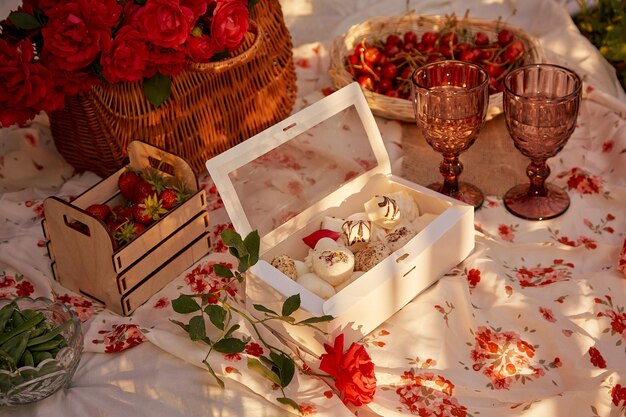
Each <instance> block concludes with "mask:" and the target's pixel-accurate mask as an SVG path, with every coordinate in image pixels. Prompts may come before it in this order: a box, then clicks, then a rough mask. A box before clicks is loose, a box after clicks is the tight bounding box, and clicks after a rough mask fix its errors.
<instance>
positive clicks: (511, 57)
mask: <svg viewBox="0 0 626 417" xmlns="http://www.w3.org/2000/svg"><path fill="white" fill-rule="evenodd" d="M525 49H526V48H525V47H524V44H523V43H522V41H520V40H519V39H515V40H514V41H513V42H511V43H510V44H509V46H507V48H506V49H505V50H504V52H503V53H502V58H503V59H504V61H506V62H509V63H512V62H514V61H515V60H516V59H518V58H519V57H521V56H522V54H523V53H524V50H525Z"/></svg>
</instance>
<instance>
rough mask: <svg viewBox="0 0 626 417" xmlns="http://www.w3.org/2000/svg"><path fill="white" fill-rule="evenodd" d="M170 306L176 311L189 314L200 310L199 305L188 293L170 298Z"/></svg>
mask: <svg viewBox="0 0 626 417" xmlns="http://www.w3.org/2000/svg"><path fill="white" fill-rule="evenodd" d="M172 308H173V309H174V311H175V312H177V313H180V314H189V313H193V312H195V311H198V310H200V305H199V304H198V302H197V301H196V300H194V299H193V297H191V296H190V295H185V294H183V295H181V296H180V297H178V298H176V299H174V300H172Z"/></svg>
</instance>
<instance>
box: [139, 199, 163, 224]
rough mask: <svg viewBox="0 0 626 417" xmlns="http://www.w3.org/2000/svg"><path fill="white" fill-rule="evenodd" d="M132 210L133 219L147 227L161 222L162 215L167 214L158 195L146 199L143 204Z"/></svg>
mask: <svg viewBox="0 0 626 417" xmlns="http://www.w3.org/2000/svg"><path fill="white" fill-rule="evenodd" d="M132 210H133V218H134V219H135V220H136V221H138V222H139V223H142V224H144V225H146V226H147V225H149V224H151V223H152V222H153V221H156V220H159V219H160V218H161V215H162V214H165V213H167V210H165V209H164V208H163V204H162V202H161V200H159V199H158V198H157V195H156V194H153V195H151V196H148V197H146V199H145V200H144V201H143V202H142V203H139V204H136V205H134V206H133V207H132Z"/></svg>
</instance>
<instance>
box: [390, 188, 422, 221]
mask: <svg viewBox="0 0 626 417" xmlns="http://www.w3.org/2000/svg"><path fill="white" fill-rule="evenodd" d="M388 197H389V198H391V199H392V200H394V201H395V202H396V204H397V205H398V209H399V210H400V213H401V214H402V220H403V221H404V222H412V221H413V220H415V219H416V218H417V217H418V216H419V215H420V209H419V207H418V205H417V203H416V202H415V199H414V198H413V197H412V196H411V194H409V193H407V192H406V191H396V192H395V193H391V194H389V195H388Z"/></svg>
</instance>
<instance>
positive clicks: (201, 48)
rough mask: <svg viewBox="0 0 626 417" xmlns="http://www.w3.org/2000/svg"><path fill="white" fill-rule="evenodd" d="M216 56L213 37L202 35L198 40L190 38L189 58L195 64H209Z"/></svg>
mask: <svg viewBox="0 0 626 417" xmlns="http://www.w3.org/2000/svg"><path fill="white" fill-rule="evenodd" d="M213 55H215V45H214V44H213V41H212V40H211V37H209V36H207V35H202V36H201V37H199V38H197V37H195V36H190V37H189V39H187V56H188V57H189V58H190V59H191V60H192V61H194V62H209V60H210V59H211V57H212V56H213Z"/></svg>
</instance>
